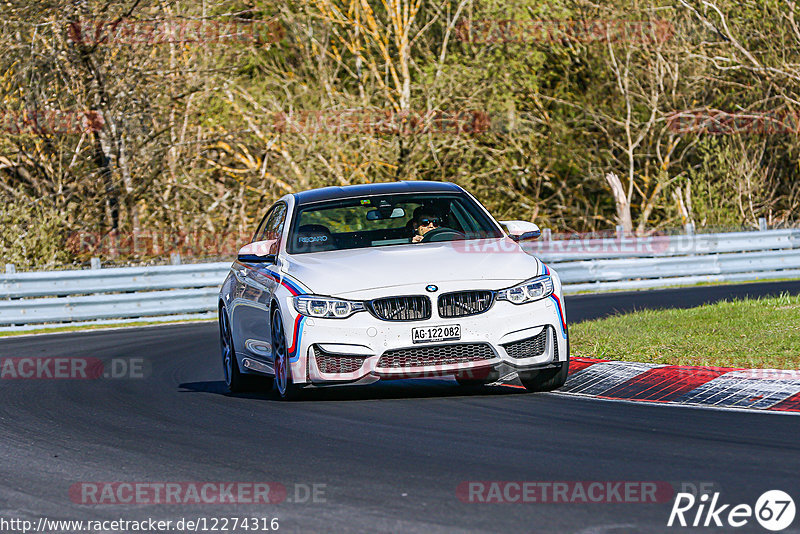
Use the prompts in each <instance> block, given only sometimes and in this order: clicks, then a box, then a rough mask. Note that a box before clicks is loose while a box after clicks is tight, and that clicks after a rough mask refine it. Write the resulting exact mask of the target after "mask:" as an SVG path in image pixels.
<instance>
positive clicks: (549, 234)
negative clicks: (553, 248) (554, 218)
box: [542, 228, 553, 241]
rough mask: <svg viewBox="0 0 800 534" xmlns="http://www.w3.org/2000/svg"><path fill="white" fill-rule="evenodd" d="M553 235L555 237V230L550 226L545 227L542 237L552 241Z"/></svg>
mask: <svg viewBox="0 0 800 534" xmlns="http://www.w3.org/2000/svg"><path fill="white" fill-rule="evenodd" d="M552 237H553V231H552V230H550V228H545V229H544V230H542V239H544V240H545V241H550V239H552Z"/></svg>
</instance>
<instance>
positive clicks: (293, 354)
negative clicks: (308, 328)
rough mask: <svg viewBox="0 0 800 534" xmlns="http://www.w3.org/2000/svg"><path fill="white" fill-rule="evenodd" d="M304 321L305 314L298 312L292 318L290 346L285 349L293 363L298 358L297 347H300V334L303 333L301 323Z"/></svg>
mask: <svg viewBox="0 0 800 534" xmlns="http://www.w3.org/2000/svg"><path fill="white" fill-rule="evenodd" d="M305 322H306V317H305V315H300V314H298V315H297V317H296V318H295V320H294V328H293V329H292V346H291V347H289V348H288V349H287V350H288V352H289V361H290V362H292V363H294V362H296V361H297V360H298V358H300V353H299V352H298V350H297V349H299V348H300V336H302V335H303V324H304V323H305Z"/></svg>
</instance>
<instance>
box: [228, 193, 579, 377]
mask: <svg viewBox="0 0 800 534" xmlns="http://www.w3.org/2000/svg"><path fill="white" fill-rule="evenodd" d="M460 191H462V192H463V190H460ZM467 195H468V194H467ZM468 196H469V197H470V198H473V197H471V195H468ZM279 202H284V203H285V204H286V207H287V217H286V224H285V225H284V228H283V232H282V240H281V241H282V242H281V245H280V250H279V252H278V254H277V257H276V261H275V263H269V264H263V263H255V264H249V263H247V262H241V261H238V260H237V261H235V262H234V263H233V265H232V267H231V274H230V275H229V276H228V278H227V279H226V281H225V283H223V286H222V288H221V290H220V313H226V314H227V315H228V317H229V319H230V322H231V324H232V330H233V338H234V341H235V347H236V357H237V362H238V364H239V365H240V369H241V372H243V373H254V372H258V371H261V372H266V373H267V374H269V372H270V371H271V370H272V369H273V363H274V362H273V361H272V355H271V354H270V352H271V339H270V336H271V334H270V325H269V321H270V310H271V309H273V307H275V306H277V308H278V309H279V311H280V314H281V317H282V322H283V327H284V334H285V338H286V345H287V347H288V355H289V361H290V362H291V377H292V381H293V382H294V383H295V384H306V385H311V386H326V385H342V384H366V383H371V382H374V381H376V380H380V379H387V378H389V379H390V378H407V377H420V376H422V377H426V376H442V375H453V374H454V373H456V372H459V371H460V372H462V373H463V372H464V371H468V370H471V369H472V370H474V369H481V370H483V371H486V372H487V373H488V372H495V373H497V372H499V373H500V374H502V373H503V372H505V371H509V370H510V371H514V370H516V371H521V370H535V369H541V368H545V367H548V366H549V367H553V366H554V364H558V363H559V362H565V361H567V360H568V358H569V353H568V333H567V327H566V312H565V309H564V305H563V298H562V291H561V282H560V280H559V278H558V275H557V274H556V273H555V272H554V271H552V270H550V269H549V268H548V267H547V266H545V265H544V264H543V263H542V262H541V261H539V260H538V259H536V258H535V257H533V256H530V255H528V254H526V253H525V252H524V251H523V250H522V249H521V248H520V247H519V246H518V245H517V244H516V243H515V242H514V241H512V240H511V239H509V238H507V237H503V238H492V239H479V240H468V241H445V242H432V243H423V244H408V245H392V246H384V247H372V248H359V249H348V250H329V251H323V252H309V253H303V254H289V253H287V251H286V247H285V243H286V242H287V240H288V234H289V232H290V225H291V223H292V221H293V217H292V215H293V213H294V210H295V207H296V206H295V204H296V201H295V198H294V197H293V195H287V196H286V197H284V198H283V199H281V200H280V201H279ZM476 203H477V201H476ZM478 205H479V206H480V203H478ZM481 209H482V210H484V212H485V213H486V214H487V215H488V212H486V210H485V208H484V207H483V206H481ZM492 220H493V221H494V219H492ZM494 223H495V224H497V222H496V221H494ZM498 228H500V227H499V225H498ZM542 275H545V276H550V277H552V280H553V285H554V290H553V293H552V295H551V296H549V297H547V298H543V299H541V300H537V301H534V302H530V303H526V304H513V303H511V302H509V301H502V300H496V299H495V300H494V302H493V304H492V305H491V306H490V307H489V309H488V310H486V311H484V312H482V313H480V314H477V315H471V316H462V317H455V318H443V317H440V316H439V314H438V309H437V305H436V302H437V300H436V299H437V298H438V297H439V296H440V295H443V294H446V293H451V292H459V291H472V290H489V291H498V290H501V289H505V288H508V287H511V286H514V285H516V284H518V283H521V282H524V281H526V280H530V279H532V278H535V277H537V276H542ZM431 285H435V286H437V290H436V291H435V292H431V291H429V290H428V289H426V288H428V286H431ZM302 294H313V295H320V296H329V297H340V298H345V299H347V300H355V301H371V300H372V299H377V298H382V297H393V296H410V295H427V296H428V297H429V298H430V299H431V317H430V318H429V319H426V320H413V321H388V320H382V319H379V318H378V317H377V316H376V315H373V313H371V312H370V311H360V312H357V313H355V314H353V315H352V316H350V317H348V318H346V319H337V318H315V317H307V316H303V315H301V314H300V313H299V312H298V311H297V310H296V309H295V306H294V305H293V299H294V297H295V296H297V295H302ZM454 324H458V325H460V327H461V339H460V340H458V341H442V342H431V343H414V341H413V340H412V337H411V331H412V328H418V327H426V326H448V325H454ZM542 333H544V334H543V335H545V336H546V342H545V348H544V350H543V352H542V353H541V354H536V355H534V356H531V357H519V355H518V356H517V357H513V356H512V355H509V353H508V351H507V350H506V348H504V346H503V345H505V344H508V343H514V342H519V341H520V340H523V339H528V338H535V337H536V336H537V335H540V334H542ZM469 344H488V345H489V346H490V348H491V353H492V355H491V357H490V358H484V359H481V360H480V361H474V362H461V363H446V362H445V363H434V364H426V365H408V366H401V367H382V366H381V364H380V363H379V362H380V359H381V356H382V355H384V353H386V352H387V351H394V350H404V349H411V350H412V351H413V350H414V349H419V348H422V347H429V348H431V349H437V347H438V348H442V347H446V346H449V345H469ZM319 350H321V351H323V352H324V353H327V355H326V356H324V357H325V358H327V360H326V361H337V362H338V361H345V360H346V359H347V357H348V356H350V357H358V358H353V359H352V361H355V362H356V364H357V362H358V359H359V358H360V359H363V362H362V363H361V365H360V366H358V367H357V368H355V369H348V370H346V371H342V372H325V371H323V370H321V369H320V362H319V361H317V357H316V352H317V351H319ZM437 350H438V349H437ZM482 350H485V349H482ZM320 361H322V360H320ZM243 362H244V363H243ZM356 364H354V365H356ZM265 370H267V371H265Z"/></svg>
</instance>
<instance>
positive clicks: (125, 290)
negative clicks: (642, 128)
mask: <svg viewBox="0 0 800 534" xmlns="http://www.w3.org/2000/svg"><path fill="white" fill-rule="evenodd" d="M545 235H547V234H545ZM524 248H525V249H526V251H527V252H529V253H531V254H534V255H536V256H538V257H539V258H541V259H542V260H543V261H545V262H546V263H547V264H548V265H550V266H551V267H553V268H554V269H556V270H557V271H558V273H559V275H560V276H561V280H562V282H563V283H564V290H565V292H567V293H575V292H580V291H604V290H615V289H643V288H654V287H666V286H670V285H691V284H695V283H698V282H714V281H742V280H759V279H775V278H800V230H767V231H761V232H737V233H729V234H701V235H676V236H662V237H645V238H630V237H618V238H591V239H580V238H576V239H567V240H551V239H544V240H541V241H535V242H532V243H527V244H525V245H524ZM476 252H480V251H479V250H477V251H476ZM229 267H230V264H229V263H206V264H193V265H170V266H158V267H124V268H111V269H91V270H81V271H50V272H23V273H16V272H13V268H11V269H7V273H6V274H3V275H0V329H2V330H8V329H29V328H30V326H26V325H36V324H44V323H73V322H76V321H94V320H104V319H105V320H108V319H127V318H138V317H147V318H154V317H163V316H176V315H181V316H185V314H201V313H202V314H207V313H208V312H213V311H215V310H216V298H217V292H218V287H219V284H220V283H221V282H222V280H223V279H224V278H225V276H226V274H227V272H228V269H229ZM8 271H11V272H8Z"/></svg>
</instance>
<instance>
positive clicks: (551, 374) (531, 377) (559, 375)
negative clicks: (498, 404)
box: [519, 328, 569, 391]
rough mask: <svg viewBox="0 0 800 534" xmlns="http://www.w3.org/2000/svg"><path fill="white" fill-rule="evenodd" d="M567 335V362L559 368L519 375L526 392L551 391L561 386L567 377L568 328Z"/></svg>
mask: <svg viewBox="0 0 800 534" xmlns="http://www.w3.org/2000/svg"><path fill="white" fill-rule="evenodd" d="M566 334H567V361H565V362H561V364H560V365H559V367H556V368H551V369H542V370H541V371H530V372H529V373H520V375H519V379H520V381H521V382H522V385H523V386H525V389H527V390H528V391H553V390H554V389H558V388H560V387H561V386H563V385H564V384H565V383H566V381H567V375H569V328H567V330H566Z"/></svg>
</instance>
